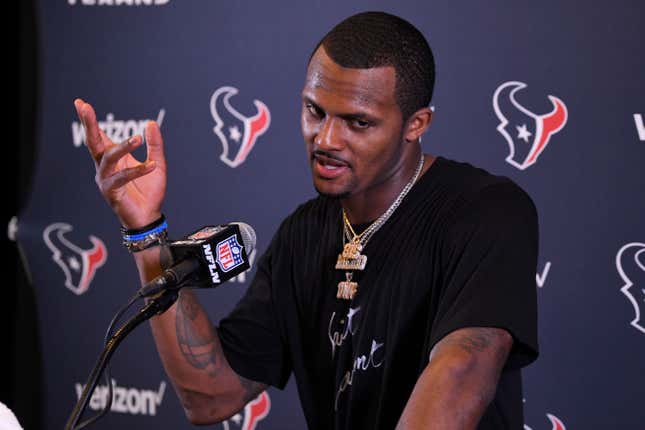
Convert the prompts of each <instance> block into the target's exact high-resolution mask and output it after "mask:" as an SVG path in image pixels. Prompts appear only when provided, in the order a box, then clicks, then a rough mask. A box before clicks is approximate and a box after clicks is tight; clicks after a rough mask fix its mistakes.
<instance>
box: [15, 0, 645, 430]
mask: <svg viewBox="0 0 645 430" xmlns="http://www.w3.org/2000/svg"><path fill="white" fill-rule="evenodd" d="M363 10H385V11H387V12H392V13H395V14H397V15H400V16H402V17H404V18H406V19H408V20H409V21H411V22H412V23H413V24H414V25H416V26H417V27H418V28H419V29H420V30H421V31H422V32H423V33H424V34H425V35H426V37H427V38H428V40H429V41H430V44H431V46H432V48H433V51H434V54H435V58H436V62H437V82H436V90H435V97H434V100H433V102H432V104H433V106H434V109H435V112H436V115H435V117H434V122H433V124H432V126H431V128H430V130H429V132H428V133H427V135H426V136H425V137H424V140H423V145H424V149H425V151H426V152H430V153H432V154H436V155H443V156H445V157H448V158H453V159H457V160H460V161H468V162H471V163H473V164H475V165H478V166H481V167H484V168H486V169H487V170H489V171H491V172H493V173H496V174H501V175H506V176H509V177H510V178H512V179H513V180H514V181H516V182H517V183H518V184H519V185H520V186H522V187H523V188H524V189H525V190H526V191H527V192H528V193H529V194H530V195H531V196H532V198H533V200H534V201H535V203H536V205H537V207H538V211H539V220H540V257H539V262H538V272H537V273H536V288H537V289H538V298H539V329H540V334H539V340H540V347H541V356H540V358H539V360H538V361H537V362H536V363H535V364H533V365H531V366H530V367H528V368H527V369H526V370H525V371H524V395H525V418H526V427H525V428H528V429H532V430H542V429H553V430H560V429H565V428H566V429H569V430H572V429H607V428H620V429H633V430H640V429H643V428H645V424H644V423H645V412H644V410H643V399H644V398H645V383H644V379H643V375H644V374H645V310H643V307H644V305H645V221H644V220H645V216H644V214H645V198H644V188H645V175H644V168H643V162H644V161H645V126H644V125H643V122H644V119H643V116H645V110H644V109H645V108H644V104H643V103H644V102H645V84H644V81H643V76H645V75H644V72H645V56H643V55H642V46H643V40H645V30H643V28H644V27H643V16H645V3H643V2H642V0H641V1H636V0H634V1H629V0H620V1H616V2H612V3H608V2H603V1H599V0H592V1H588V2H582V3H581V2H579V1H570V0H569V1H561V0H560V1H558V0H543V1H541V2H504V1H499V0H493V1H487V2H480V1H475V0H468V1H463V2H449V1H433V2H428V1H425V2H421V1H412V0H400V1H399V2H397V4H396V6H395V5H393V4H392V3H391V2H386V1H371V2H367V1H357V2H353V3H352V4H351V5H348V2H344V1H340V0H331V1H326V2H319V1H308V2H295V1H292V2H261V1H246V2H239V1H238V2H234V1H216V2H215V1H213V2H203V1H194V0H184V1H179V0H42V1H41V2H40V6H39V19H40V26H41V29H40V34H41V40H40V43H41V52H40V55H41V64H42V67H43V69H42V70H41V76H42V78H41V79H42V81H41V85H42V93H41V97H40V101H39V102H40V109H39V120H38V139H39V141H38V147H39V154H38V163H37V168H36V172H35V175H36V176H35V178H34V186H33V191H32V195H31V196H30V200H29V204H28V206H27V208H26V209H25V210H24V211H23V213H22V214H20V216H19V233H18V240H19V243H20V245H21V246H22V248H23V249H24V252H25V255H26V257H27V262H28V265H29V269H30V272H31V276H32V278H33V282H34V284H35V288H36V291H37V295H38V307H39V319H40V324H41V332H42V348H43V352H44V356H45V369H44V375H45V379H44V381H43V384H44V389H45V411H44V412H45V416H44V422H45V423H46V427H45V428H47V429H60V428H62V427H63V425H64V422H65V420H66V418H67V416H68V415H69V413H70V411H71V409H72V407H73V406H74V404H75V402H76V400H77V396H78V393H79V392H80V390H81V388H82V386H81V384H82V383H84V381H85V380H86V377H87V375H88V373H89V371H90V369H91V367H92V365H93V363H94V360H95V358H96V357H97V355H98V354H99V352H100V350H101V348H102V338H103V334H104V331H105V328H106V327H107V324H108V323H109V321H110V319H111V317H112V315H113V314H114V313H115V312H116V311H117V309H118V308H119V307H120V306H121V305H122V304H123V303H124V302H125V301H126V299H127V298H128V297H130V296H131V295H132V293H133V291H134V290H135V288H137V287H138V281H137V280H138V277H137V273H136V270H135V266H134V263H133V261H132V259H131V257H130V256H129V254H128V253H127V251H126V250H125V249H124V248H123V247H122V246H121V244H120V234H119V230H118V228H119V224H118V222H117V221H116V218H115V217H114V216H113V214H112V212H111V211H110V210H109V208H108V207H107V205H106V204H105V202H104V201H103V200H102V197H101V196H100V194H99V192H98V190H97V188H96V185H95V183H94V166H93V163H92V161H91V159H90V157H89V155H88V153H87V150H86V148H85V146H84V133H83V130H82V127H81V125H80V123H79V122H78V120H77V118H76V115H75V111H74V107H73V104H72V102H73V99H74V98H76V97H82V98H84V99H85V100H87V101H89V102H90V103H92V104H93V105H94V106H95V108H96V110H97V115H98V118H99V120H100V121H101V127H102V128H103V129H104V130H105V132H106V133H107V134H108V135H109V136H111V137H112V138H114V139H116V140H118V141H120V140H123V139H125V138H127V137H129V136H131V135H133V134H135V133H140V132H141V130H142V128H143V127H144V125H145V122H146V121H147V120H148V119H155V120H157V121H158V122H159V123H160V124H161V130H162V133H163V136H164V140H165V147H166V156H167V159H168V161H169V170H168V176H169V185H168V193H167V199H166V205H165V213H166V215H167V218H168V220H169V223H170V232H171V236H172V237H174V238H179V237H181V236H183V235H185V234H187V233H189V232H191V231H193V230H195V229H196V228H198V227H201V226H203V225H207V224H219V223H223V222H228V221H234V220H240V221H244V222H247V223H249V224H250V225H252V226H253V227H254V228H255V230H256V232H257V234H258V246H257V247H258V252H262V251H264V249H265V248H266V246H267V245H268V243H269V240H270V238H271V236H272V234H273V233H274V231H275V230H276V228H277V226H278V224H279V222H280V221H281V220H282V218H283V217H285V216H286V215H287V214H288V213H290V212H291V211H292V210H293V209H294V208H295V207H296V206H297V205H298V204H299V203H300V202H303V201H304V200H306V199H308V198H310V197H312V196H313V195H314V193H315V192H314V190H313V187H312V185H311V180H310V173H309V170H308V167H307V163H306V156H305V148H304V144H303V139H302V136H301V134H300V124H299V117H300V103H301V102H300V91H301V87H302V84H303V79H304V74H305V68H306V62H307V59H308V58H309V54H310V53H311V50H312V49H313V47H314V46H315V44H316V43H317V42H318V40H319V39H320V38H321V37H322V36H323V35H324V34H325V33H326V32H327V31H328V30H329V29H330V28H331V27H332V26H333V25H335V24H336V23H338V22H339V21H340V20H342V19H343V18H345V17H347V16H349V15H351V14H353V13H355V12H359V11H363ZM226 87H230V88H226ZM263 114H264V115H265V122H264V123H263V125H262V124H261V125H260V126H257V127H259V128H258V132H257V133H255V134H254V135H253V134H251V133H247V132H245V127H247V128H248V127H251V125H252V123H253V119H254V117H255V116H256V115H260V116H261V115H263ZM220 122H221V123H222V125H221V127H219V128H218V127H217V126H218V124H219V123H220ZM257 122H258V121H255V123H257ZM216 128H218V129H217V132H216ZM137 154H139V156H140V157H143V156H144V154H145V152H144V150H143V149H142V148H141V149H140V150H138V152H137ZM252 274H253V269H252V271H251V272H249V273H247V274H246V276H242V277H240V278H238V279H237V280H236V281H235V282H231V283H229V284H227V285H225V286H223V287H222V288H220V289H218V290H212V291H206V292H203V291H202V292H200V298H201V300H202V302H203V303H204V305H205V306H206V307H207V309H208V310H209V312H210V315H211V318H212V319H213V320H214V321H217V320H218V319H219V318H221V317H222V316H224V315H225V314H226V313H227V312H228V310H229V309H231V308H232V306H233V305H234V304H235V303H236V301H237V300H238V299H239V298H240V296H241V295H242V293H243V292H244V290H245V288H246V287H247V285H248V282H249V279H250V276H252ZM112 374H113V379H114V384H115V387H116V396H117V397H118V398H115V400H116V402H115V405H114V407H113V412H112V413H111V414H109V415H108V416H107V417H106V418H105V419H103V420H102V421H100V422H99V423H98V424H97V425H96V426H95V428H105V429H109V428H141V429H153V428H154V429H159V428H164V429H166V428H167V429H175V428H188V427H190V424H188V423H187V421H186V420H185V418H184V416H183V412H182V410H181V407H180V404H179V402H178V400H177V398H176V396H175V394H174V392H173V390H172V387H171V385H170V383H169V381H168V379H167V377H166V376H165V374H164V372H163V369H162V367H161V364H160V361H159V358H158V356H157V353H156V350H155V348H154V345H153V341H152V336H151V335H150V332H149V330H148V329H147V328H146V327H142V328H140V329H138V330H137V331H135V332H134V333H133V334H132V335H131V336H130V337H129V338H128V339H127V340H126V341H125V342H124V343H123V345H122V346H121V348H120V350H119V351H118V352H117V354H116V355H115V357H114V360H113V365H112ZM103 384H104V382H101V386H100V387H99V390H98V391H97V394H95V397H94V398H93V399H92V402H91V404H90V406H91V408H92V410H93V411H96V410H98V408H100V406H101V405H102V404H103V402H104V401H105V396H106V395H107V393H106V391H105V387H104V386H103ZM304 427H305V424H304V419H303V417H302V412H301V409H300V406H299V401H298V397H297V393H296V390H295V385H294V384H293V381H290V383H289V385H288V387H287V389H286V390H284V391H278V390H275V389H269V390H268V392H267V394H265V395H263V396H261V397H260V398H258V399H257V400H256V401H254V402H253V403H252V404H250V405H249V406H247V408H246V409H245V411H244V413H241V414H239V415H237V416H235V417H233V418H231V419H230V420H228V421H227V422H225V423H222V424H219V425H215V426H211V428H217V429H237V428H243V429H245V430H252V429H254V428H257V429H258V430H262V429H285V430H286V429H300V428H304Z"/></svg>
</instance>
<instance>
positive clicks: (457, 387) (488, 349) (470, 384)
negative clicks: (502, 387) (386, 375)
mask: <svg viewBox="0 0 645 430" xmlns="http://www.w3.org/2000/svg"><path fill="white" fill-rule="evenodd" d="M512 345H513V337H512V336H511V335H510V334H509V333H508V332H507V331H506V330H503V329H499V328H493V327H467V328H461V329H458V330H455V331H453V332H451V333H450V334H448V335H446V336H445V337H444V338H443V339H441V340H440V341H439V342H437V343H436V344H435V346H434V347H433V348H432V351H431V352H430V361H429V363H428V365H427V366H426V368H425V369H424V371H423V373H421V376H419V379H418V380H417V383H416V385H415V386H414V390H413V391H412V395H411V396H410V399H409V400H408V402H407V404H406V406H405V409H404V410H403V414H402V415H401V418H400V419H399V423H398V425H397V427H396V430H407V429H415V430H416V429H441V430H453V429H455V430H457V429H459V430H466V429H475V428H476V427H477V424H478V423H479V420H480V419H481V417H482V415H483V414H484V411H485V410H486V408H487V407H488V405H489V404H490V402H491V401H492V400H493V398H494V397H495V391H496V389H497V382H498V380H499V376H500V373H501V371H502V369H503V367H504V364H505V363H506V360H507V358H508V355H509V353H510V351H511V347H512Z"/></svg>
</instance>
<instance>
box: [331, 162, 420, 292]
mask: <svg viewBox="0 0 645 430" xmlns="http://www.w3.org/2000/svg"><path fill="white" fill-rule="evenodd" d="M423 162H424V157H423V152H421V159H420V160H419V165H418V166H417V170H416V171H415V172H414V175H413V176H412V179H410V182H408V183H407V184H406V185H405V187H403V190H401V192H400V193H399V195H398V196H397V198H396V199H395V200H394V201H393V202H392V204H391V205H390V207H389V208H387V210H386V211H385V212H383V214H382V215H381V216H380V217H378V218H377V219H376V221H374V222H373V223H372V224H370V226H369V227H367V228H366V229H365V230H363V232H362V233H361V234H356V232H355V231H354V229H353V228H352V224H351V223H350V222H349V219H348V218H347V214H346V213H345V209H343V252H341V253H340V254H339V255H338V259H337V260H336V269H339V270H346V272H345V280H344V281H341V282H339V283H338V291H337V293H336V297H337V298H339V299H345V300H352V299H353V298H354V296H355V295H356V292H357V291H358V282H353V281H352V276H353V272H352V271H353V270H363V269H365V265H366V264H367V256H366V255H363V254H361V251H362V250H363V249H365V246H366V245H367V242H368V241H369V240H370V239H371V238H372V236H373V235H374V233H376V232H377V231H378V229H380V228H381V227H382V226H383V224H385V222H386V221H387V220H388V219H389V218H390V216H392V214H393V213H394V211H395V210H396V208H398V207H399V205H400V204H401V202H402V201H403V198H404V197H405V196H406V194H408V192H409V191H410V189H411V188H412V186H413V185H414V184H415V182H416V181H417V179H418V178H419V175H420V174H421V170H422V169H423ZM346 240H347V242H346Z"/></svg>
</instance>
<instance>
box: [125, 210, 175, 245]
mask: <svg viewBox="0 0 645 430" xmlns="http://www.w3.org/2000/svg"><path fill="white" fill-rule="evenodd" d="M121 234H122V235H123V245H124V246H125V247H126V248H127V249H128V251H130V252H139V251H143V250H144V249H148V248H150V247H153V246H156V245H162V244H165V243H166V242H167V240H168V223H167V222H166V217H165V216H163V215H161V217H160V218H159V219H157V220H156V221H154V222H152V223H150V224H148V225H146V226H144V227H141V228H137V229H127V228H125V227H121Z"/></svg>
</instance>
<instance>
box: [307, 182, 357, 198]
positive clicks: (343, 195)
mask: <svg viewBox="0 0 645 430" xmlns="http://www.w3.org/2000/svg"><path fill="white" fill-rule="evenodd" d="M314 188H315V189H316V191H317V192H318V195H320V196H323V197H327V198H329V199H336V200H342V199H344V198H346V197H349V195H350V194H351V193H350V192H349V191H343V192H342V193H325V192H323V191H320V189H319V188H318V187H317V186H316V185H315V184H314Z"/></svg>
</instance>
